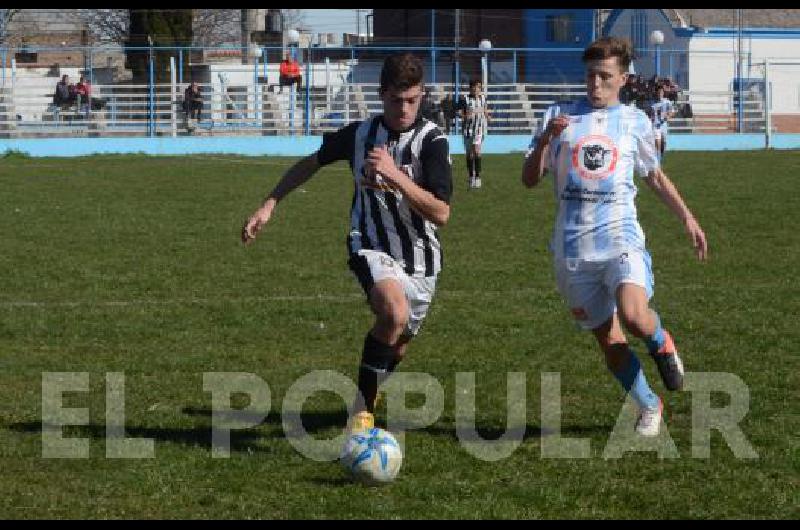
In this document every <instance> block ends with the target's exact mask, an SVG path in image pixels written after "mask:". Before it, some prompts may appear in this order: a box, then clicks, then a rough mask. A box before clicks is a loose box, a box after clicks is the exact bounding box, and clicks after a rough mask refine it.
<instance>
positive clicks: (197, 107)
mask: <svg viewBox="0 0 800 530" xmlns="http://www.w3.org/2000/svg"><path fill="white" fill-rule="evenodd" d="M201 110H203V95H202V94H201V93H200V87H199V86H198V85H197V83H196V82H194V81H192V83H191V84H190V85H189V86H188V87H186V90H185V91H184V92H183V111H184V112H185V113H186V118H187V119H189V120H196V119H199V118H200V111H201Z"/></svg>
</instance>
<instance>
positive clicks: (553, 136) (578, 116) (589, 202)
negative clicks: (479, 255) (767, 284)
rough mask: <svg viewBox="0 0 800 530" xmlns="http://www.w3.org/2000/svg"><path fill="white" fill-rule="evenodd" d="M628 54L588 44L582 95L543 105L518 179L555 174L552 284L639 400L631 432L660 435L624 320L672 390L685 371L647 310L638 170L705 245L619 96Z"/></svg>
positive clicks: (624, 44)
mask: <svg viewBox="0 0 800 530" xmlns="http://www.w3.org/2000/svg"><path fill="white" fill-rule="evenodd" d="M632 55H633V50H632V48H631V45H630V43H629V42H628V41H626V40H622V39H619V38H616V37H604V38H601V39H599V40H597V41H595V42H594V43H592V44H591V45H589V47H588V48H586V50H585V51H584V54H583V62H584V64H585V67H586V88H587V97H586V98H582V99H581V100H579V101H575V102H571V103H562V104H557V105H554V106H552V107H550V108H549V109H548V110H547V112H546V114H545V118H544V120H543V121H542V124H540V126H539V128H538V130H537V131H536V132H535V134H534V138H533V140H532V142H531V148H530V149H529V151H528V154H527V157H526V159H525V162H524V165H523V170H522V182H523V183H524V185H525V186H527V187H532V186H536V185H537V184H538V183H539V181H540V180H541V178H542V177H543V176H544V175H545V173H546V172H547V170H550V171H552V173H553V187H554V191H555V197H556V200H557V204H558V206H557V213H556V220H555V226H554V230H553V236H552V240H551V250H552V252H553V265H554V269H555V276H556V280H557V285H558V289H559V291H560V293H561V295H562V296H563V297H564V299H565V300H566V302H567V304H568V306H569V308H570V311H571V312H572V315H573V316H574V318H575V319H576V321H577V322H578V324H579V326H580V327H582V328H583V329H585V330H591V331H592V333H593V334H594V336H595V338H596V340H597V343H598V345H599V346H600V349H601V350H602V351H603V353H604V355H605V360H606V365H607V366H608V369H609V370H610V371H611V373H612V374H613V375H614V377H615V378H616V379H617V381H619V383H620V384H621V385H622V387H623V388H624V389H625V390H626V391H627V392H629V393H630V395H631V397H632V398H633V399H634V400H635V402H636V403H637V405H638V406H639V416H638V419H637V422H636V425H635V430H636V432H637V433H639V434H640V435H643V436H656V435H657V434H658V432H659V427H660V424H661V419H662V411H663V403H662V400H661V398H659V397H658V396H657V395H656V394H655V392H653V390H652V389H651V388H650V386H649V385H648V383H647V380H646V378H645V375H644V372H643V371H642V369H641V366H640V364H639V359H638V357H637V356H636V354H635V353H634V351H633V350H632V349H631V347H630V346H629V345H628V341H627V339H626V336H625V333H624V332H623V327H624V328H625V329H626V330H627V331H628V332H630V333H631V334H633V335H634V336H636V337H638V338H640V339H641V340H642V341H643V342H644V345H645V347H646V348H647V351H648V352H649V354H650V355H651V356H652V358H653V359H654V360H655V362H656V365H657V367H658V371H659V373H660V375H661V378H662V380H663V382H664V384H665V386H666V387H667V388H668V389H669V390H678V389H680V388H681V387H682V385H683V373H684V369H683V363H682V361H681V359H680V357H679V356H678V351H677V349H676V347H675V341H674V340H673V338H672V336H671V335H670V333H669V332H668V331H667V330H666V329H665V328H664V327H663V326H662V324H661V319H660V317H659V315H658V314H657V313H656V312H655V311H654V310H653V309H651V308H650V307H649V299H650V297H651V296H652V294H653V275H652V270H651V260H650V254H649V253H648V251H647V249H646V247H645V237H644V233H643V231H642V228H641V226H640V225H639V222H638V219H637V213H636V206H635V204H634V198H635V196H636V193H637V189H636V185H635V183H634V178H633V177H634V172H636V173H638V174H639V175H641V176H644V177H645V182H646V183H647V184H648V186H649V187H650V188H652V189H653V191H654V192H655V193H656V195H657V196H658V198H659V199H661V201H662V202H664V204H666V205H667V207H668V208H669V209H670V210H671V211H672V212H673V213H674V214H675V215H676V217H678V219H679V220H680V221H681V223H682V224H683V226H684V229H685V230H686V232H687V233H688V235H689V237H690V239H691V241H692V244H693V245H694V248H695V251H696V254H697V257H698V258H699V259H700V260H705V259H706V253H707V243H706V236H705V234H704V233H703V230H702V229H701V227H700V224H699V223H698V222H697V220H696V219H695V217H694V215H693V214H692V212H691V211H690V210H689V208H688V207H687V206H686V204H685V203H684V201H683V199H682V198H681V196H680V194H679V193H678V190H677V189H676V188H675V186H674V185H673V183H672V182H671V181H670V179H669V178H667V175H665V174H664V172H663V171H662V170H661V167H660V165H659V161H658V156H657V155H656V151H655V147H654V142H653V127H652V124H651V123H650V121H649V119H648V118H647V116H646V115H645V114H644V112H642V111H641V110H639V109H636V108H633V107H630V106H627V105H622V104H620V102H619V91H620V88H621V87H622V86H623V85H624V84H625V80H626V77H627V75H628V74H627V71H628V67H629V65H630V61H631V58H632Z"/></svg>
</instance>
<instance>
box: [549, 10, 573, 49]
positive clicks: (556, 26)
mask: <svg viewBox="0 0 800 530" xmlns="http://www.w3.org/2000/svg"><path fill="white" fill-rule="evenodd" d="M574 23H575V15H570V14H563V15H548V16H547V19H546V25H547V29H546V33H547V42H572V41H573V38H574V31H573V26H574Z"/></svg>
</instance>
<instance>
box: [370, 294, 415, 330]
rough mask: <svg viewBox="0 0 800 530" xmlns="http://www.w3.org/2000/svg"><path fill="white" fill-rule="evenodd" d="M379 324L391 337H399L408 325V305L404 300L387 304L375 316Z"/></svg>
mask: <svg viewBox="0 0 800 530" xmlns="http://www.w3.org/2000/svg"><path fill="white" fill-rule="evenodd" d="M377 317H378V322H379V324H380V325H381V326H382V327H384V328H385V329H386V330H387V331H390V332H391V333H392V334H393V335H400V333H402V332H403V330H404V329H405V327H406V324H407V323H408V304H407V303H406V301H405V300H400V301H394V302H387V303H386V304H385V305H383V307H381V310H380V311H379V312H378V314H377Z"/></svg>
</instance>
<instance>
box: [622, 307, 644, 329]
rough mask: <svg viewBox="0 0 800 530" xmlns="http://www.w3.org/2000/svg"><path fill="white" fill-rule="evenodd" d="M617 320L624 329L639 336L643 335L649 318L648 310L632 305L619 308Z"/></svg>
mask: <svg viewBox="0 0 800 530" xmlns="http://www.w3.org/2000/svg"><path fill="white" fill-rule="evenodd" d="M619 318H620V320H621V321H622V324H623V325H624V326H625V328H626V329H628V330H629V331H630V332H631V333H634V334H635V335H637V336H639V335H642V334H643V333H645V329H646V327H647V322H648V318H649V309H648V308H647V306H646V305H645V306H644V307H640V306H639V305H633V306H629V307H625V308H620V309H619Z"/></svg>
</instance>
